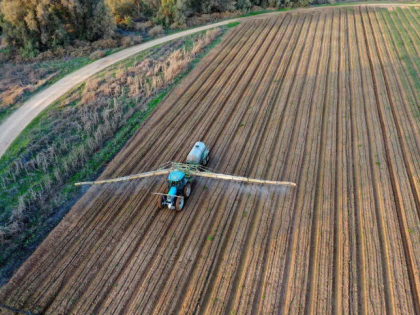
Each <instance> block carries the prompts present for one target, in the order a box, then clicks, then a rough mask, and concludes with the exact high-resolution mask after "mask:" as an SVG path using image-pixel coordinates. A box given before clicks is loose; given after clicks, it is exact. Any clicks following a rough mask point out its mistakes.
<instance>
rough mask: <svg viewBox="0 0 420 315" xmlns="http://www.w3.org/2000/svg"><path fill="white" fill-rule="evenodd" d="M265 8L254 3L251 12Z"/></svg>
mask: <svg viewBox="0 0 420 315" xmlns="http://www.w3.org/2000/svg"><path fill="white" fill-rule="evenodd" d="M262 10H263V8H262V7H260V6H258V5H253V6H252V7H251V10H250V11H251V12H258V11H262Z"/></svg>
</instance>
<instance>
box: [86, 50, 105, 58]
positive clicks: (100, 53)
mask: <svg viewBox="0 0 420 315" xmlns="http://www.w3.org/2000/svg"><path fill="white" fill-rule="evenodd" d="M103 57H105V52H104V51H103V50H97V51H95V52H93V53H91V54H90V56H89V58H90V59H92V60H96V59H101V58H103Z"/></svg>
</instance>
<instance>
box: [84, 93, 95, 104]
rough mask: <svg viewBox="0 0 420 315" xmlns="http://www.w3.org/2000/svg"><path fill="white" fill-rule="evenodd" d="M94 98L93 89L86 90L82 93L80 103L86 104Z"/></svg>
mask: <svg viewBox="0 0 420 315" xmlns="http://www.w3.org/2000/svg"><path fill="white" fill-rule="evenodd" d="M95 99H96V94H95V92H93V91H86V92H84V93H83V97H82V100H81V101H80V103H81V104H88V103H91V102H93V101H94V100H95Z"/></svg>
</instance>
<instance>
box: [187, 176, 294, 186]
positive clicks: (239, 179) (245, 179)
mask: <svg viewBox="0 0 420 315" xmlns="http://www.w3.org/2000/svg"><path fill="white" fill-rule="evenodd" d="M191 175H195V176H201V177H209V178H217V179H224V180H233V181H237V182H247V183H256V184H267V185H278V186H280V185H281V186H293V187H295V186H296V184H295V183H292V182H277V181H273V180H264V179H255V178H248V177H242V176H234V175H226V174H218V173H210V172H191Z"/></svg>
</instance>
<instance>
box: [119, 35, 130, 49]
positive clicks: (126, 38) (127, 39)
mask: <svg viewBox="0 0 420 315" xmlns="http://www.w3.org/2000/svg"><path fill="white" fill-rule="evenodd" d="M121 45H122V46H124V47H129V46H131V45H132V44H131V37H130V36H124V37H123V38H121Z"/></svg>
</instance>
